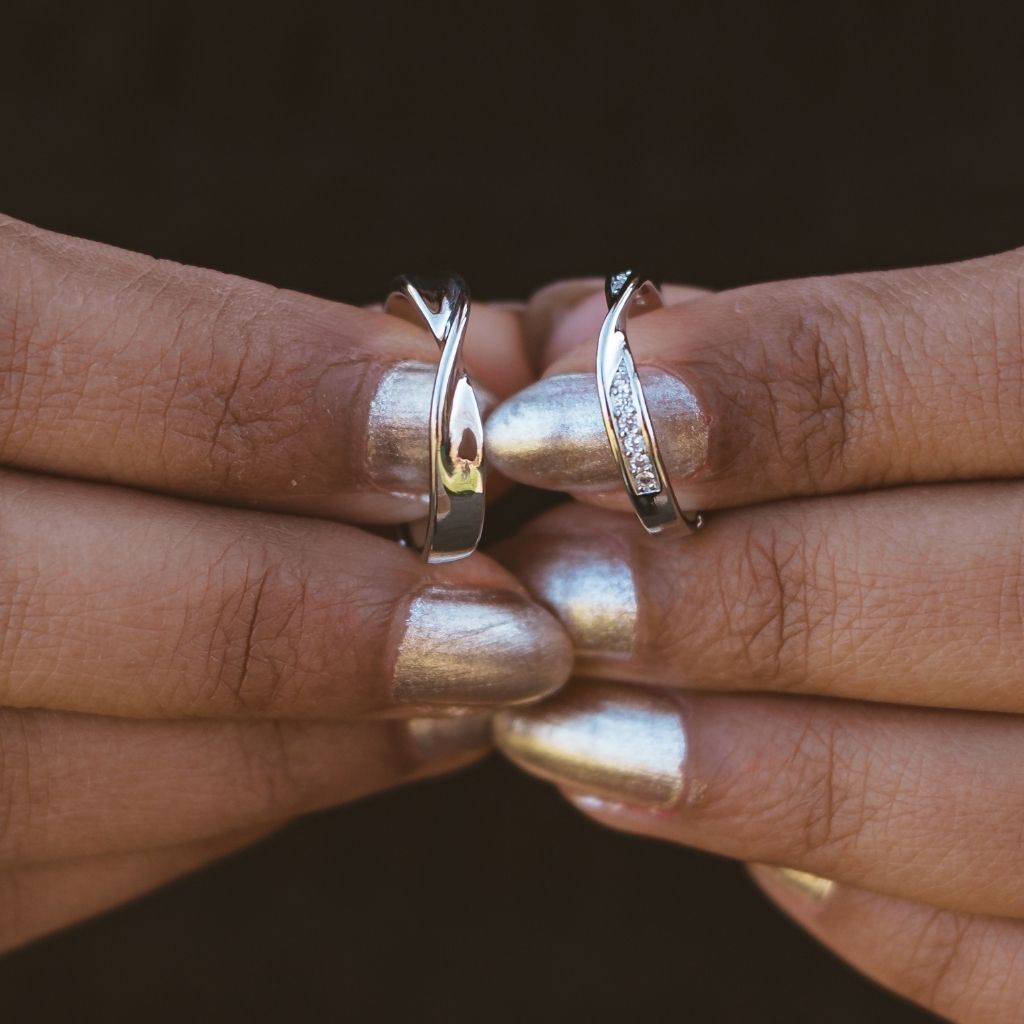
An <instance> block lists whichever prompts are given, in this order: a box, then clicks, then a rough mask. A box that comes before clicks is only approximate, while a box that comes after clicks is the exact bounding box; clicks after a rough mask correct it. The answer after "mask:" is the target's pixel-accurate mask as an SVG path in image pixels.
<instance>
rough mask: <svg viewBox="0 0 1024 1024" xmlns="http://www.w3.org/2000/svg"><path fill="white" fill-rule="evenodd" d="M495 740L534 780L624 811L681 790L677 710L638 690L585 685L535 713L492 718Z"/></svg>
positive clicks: (672, 797)
mask: <svg viewBox="0 0 1024 1024" xmlns="http://www.w3.org/2000/svg"><path fill="white" fill-rule="evenodd" d="M494 729H495V739H496V741H497V743H498V746H499V747H500V748H501V750H502V751H503V752H504V753H505V754H507V755H508V756H509V757H510V758H511V759H512V760H513V761H515V762H516V763H517V764H519V765H520V766H521V767H523V768H525V769H526V770H527V771H529V772H532V773H533V774H534V775H539V776H540V777H541V778H544V779H548V780H549V781H551V782H555V783H558V784H560V785H564V786H568V787H570V788H573V789H580V790H584V791H585V792H586V793H588V794H591V795H594V796H598V797H604V798H606V799H610V800H614V801H619V802H621V803H624V804H628V805H637V804H639V805H643V806H647V807H667V806H670V805H672V804H675V803H677V802H678V801H679V800H680V799H681V797H682V795H683V791H684V787H685V768H686V752H687V744H686V731H685V727H684V725H683V719H682V715H681V712H680V708H679V705H677V704H676V703H675V702H674V701H672V700H670V699H668V698H666V697H662V696H659V695H657V694H652V693H648V692H647V691H644V690H636V691H630V690H626V689H624V688H621V687H612V686H604V685H588V686H586V687H579V688H577V689H575V690H573V691H570V692H569V693H566V694H564V695H561V696H558V697H555V698H554V699H553V700H550V701H546V702H545V703H543V704H541V705H539V706H538V707H536V708H529V709H524V710H522V711H503V712H499V713H498V714H497V715H496V716H495V719H494Z"/></svg>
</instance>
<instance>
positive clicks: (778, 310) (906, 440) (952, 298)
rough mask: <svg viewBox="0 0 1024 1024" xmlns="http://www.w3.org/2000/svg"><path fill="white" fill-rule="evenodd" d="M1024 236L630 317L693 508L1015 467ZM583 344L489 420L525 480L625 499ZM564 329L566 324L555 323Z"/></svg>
mask: <svg viewBox="0 0 1024 1024" xmlns="http://www.w3.org/2000/svg"><path fill="white" fill-rule="evenodd" d="M1022 288H1024V250H1018V251H1015V252H1009V253H1005V254H1002V255H998V256H992V257H987V258H985V259H979V260H974V261H970V262H967V263H960V264H951V265H948V266H938V267H928V268H923V269H922V268H919V269H911V270H901V271H892V272H885V273H873V274H851V275H846V276H841V277H836V278H809V279H805V280H797V281H785V282H780V283H773V284H765V285H757V286H753V287H748V288H739V289H735V290H733V291H729V292H722V293H719V294H716V295H707V296H703V297H697V298H694V299H692V300H691V301H687V302H683V303H680V304H676V305H670V306H668V307H666V308H664V309H661V310H657V311H655V312H651V313H649V314H647V315H644V316H640V317H638V318H636V319H635V320H634V321H633V322H631V324H630V344H631V346H632V350H633V355H634V358H635V360H636V362H637V365H638V367H639V368H640V376H641V380H642V381H643V382H644V388H645V391H646V397H647V404H648V407H649V409H650V413H651V418H652V420H653V422H654V427H655V430H656V432H657V437H658V442H659V448H660V449H661V455H662V458H663V459H664V460H665V464H666V467H667V470H668V472H669V475H670V477H671V479H672V483H673V487H674V490H675V493H676V496H677V498H678V499H679V501H680V504H681V505H682V506H683V507H686V508H698V509H707V508H716V507H726V506H733V505H746V504H752V503H757V502H763V501H770V500H776V499H779V498H785V497H793V496H800V495H812V494H827V493H839V492H843V491H851V490H859V489H866V488H875V487H881V486H890V485H895V484H909V483H920V482H928V481H945V480H950V479H982V478H990V477H1008V476H1017V475H1020V474H1021V473H1022V472H1024V446H1021V444H1020V443H1019V438H1020V437H1021V434H1022V431H1024V356H1022V345H1024V338H1022V331H1021V317H1020V309H1021V302H1020V296H1021V291H1022ZM602 317H603V308H602V304H601V303H600V302H598V303H597V304H596V305H595V304H593V303H591V306H590V307H588V308H583V307H581V314H578V315H577V319H576V321H575V322H574V329H575V330H576V332H577V333H576V335H575V340H576V341H577V344H576V345H575V347H572V348H570V349H569V350H568V351H561V354H559V355H557V356H556V358H555V359H554V361H553V362H551V363H550V365H548V366H547V370H546V374H545V377H544V379H543V380H542V381H540V382H539V383H537V384H534V385H532V386H531V387H529V388H527V389H526V390H525V391H523V392H521V393H520V394H518V395H516V396H514V397H513V398H512V399H510V400H508V401H506V402H505V403H504V404H503V405H502V406H500V407H499V408H498V410H497V411H496V412H495V413H494V415H493V416H492V417H491V419H490V421H489V423H488V430H489V435H488V436H489V441H490V452H491V455H492V456H493V458H494V461H495V463H496V464H497V465H498V467H499V468H500V469H501V470H502V471H503V472H504V473H505V474H506V475H508V476H511V477H513V478H514V479H517V480H520V481H522V482H524V483H529V484H534V485H536V486H541V487H550V488H554V489H559V490H567V491H570V492H572V493H574V494H579V495H587V496H589V497H591V498H593V499H595V500H612V501H613V502H619V501H621V500H622V493H621V482H620V478H619V472H618V469H617V466H616V464H615V461H614V459H613V458H612V456H611V453H610V451H609V448H608V442H607V438H606V434H605V430H604V425H603V423H602V420H601V415H600V408H599V405H598V400H597V392H596V383H595V377H594V356H595V345H596V337H597V332H598V329H599V328H600V323H601V319H602ZM551 339H552V344H554V345H555V346H556V347H558V348H560V347H561V346H564V345H565V341H566V337H565V331H564V330H563V331H562V332H561V333H559V332H552V335H551Z"/></svg>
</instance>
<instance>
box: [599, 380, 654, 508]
mask: <svg viewBox="0 0 1024 1024" xmlns="http://www.w3.org/2000/svg"><path fill="white" fill-rule="evenodd" d="M611 409H612V415H613V416H614V417H615V428H616V432H617V433H618V435H619V441H620V444H621V446H622V450H623V451H624V452H625V455H626V459H627V462H628V464H629V472H630V475H631V476H632V477H633V482H634V484H635V485H636V490H637V493H638V494H656V493H657V492H658V491H660V490H661V485H660V483H659V482H658V473H657V471H656V470H655V468H654V464H653V463H652V462H651V453H650V452H649V451H648V450H647V446H646V445H645V444H644V437H643V433H642V432H641V429H640V410H639V408H637V405H636V400H635V398H634V397H633V385H632V382H631V381H630V378H629V373H628V371H627V370H626V368H625V365H624V363H620V364H619V368H618V369H617V370H616V371H615V376H614V377H613V378H612V386H611Z"/></svg>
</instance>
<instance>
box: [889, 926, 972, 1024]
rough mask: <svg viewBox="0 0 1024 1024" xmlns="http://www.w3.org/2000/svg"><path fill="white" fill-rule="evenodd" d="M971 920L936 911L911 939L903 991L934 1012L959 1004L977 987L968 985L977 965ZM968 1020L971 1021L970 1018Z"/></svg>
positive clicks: (905, 965)
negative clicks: (966, 983) (968, 992)
mask: <svg viewBox="0 0 1024 1024" xmlns="http://www.w3.org/2000/svg"><path fill="white" fill-rule="evenodd" d="M972 939H973V928H972V921H971V919H969V918H967V917H964V916H962V915H960V914H956V913H953V912H951V911H947V910H935V911H934V912H933V913H931V914H930V915H929V916H928V917H927V918H926V919H925V921H924V922H923V923H922V924H919V925H918V926H917V927H916V929H915V930H914V933H913V934H912V936H910V937H908V943H907V957H906V961H905V963H904V965H903V970H902V972H901V974H902V984H901V988H902V989H903V991H904V993H905V994H906V995H907V996H909V997H910V998H911V999H914V1000H916V1001H917V1002H919V1003H921V1004H922V1005H924V1006H927V1007H929V1008H930V1009H939V1008H942V1007H946V1008H947V1009H948V1007H950V1006H951V1005H957V1004H959V1005H960V1006H961V1008H963V1003H964V997H965V996H966V995H967V991H968V990H969V989H970V988H973V986H968V985H965V981H967V980H968V979H969V978H970V976H971V975H972V974H974V973H975V971H976V968H977V966H978V965H977V964H976V963H972V961H974V960H975V950H974V946H975V944H974V943H973V942H972ZM967 1019H970V1018H969V1017H968V1018H967Z"/></svg>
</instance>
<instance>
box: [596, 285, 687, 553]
mask: <svg viewBox="0 0 1024 1024" xmlns="http://www.w3.org/2000/svg"><path fill="white" fill-rule="evenodd" d="M604 290H605V298H606V299H607V301H608V315H607V316H606V317H605V319H604V324H602V326H601V334H600V336H599V337H598V341H597V392H598V397H599V398H600V401H601V416H602V418H603V419H604V429H605V431H606V432H607V434H608V444H609V446H610V447H611V450H612V455H614V456H615V462H616V464H617V465H618V467H619V472H620V473H621V474H622V481H623V483H624V484H625V485H626V492H627V493H628V494H629V497H630V500H631V501H632V503H633V509H634V510H635V512H636V514H637V517H638V518H639V520H640V522H641V523H642V524H643V526H644V529H645V530H647V532H648V533H661V532H662V530H666V529H669V528H670V527H673V526H678V525H682V526H684V527H686V528H688V529H689V530H690V531H691V532H692V531H695V530H699V529H700V528H701V527H702V526H703V525H704V516H703V514H702V513H700V512H683V511H681V510H680V508H679V505H678V504H677V503H676V497H675V495H674V494H673V493H672V485H671V484H670V483H669V479H668V474H667V473H666V472H665V466H664V464H663V463H662V461H661V454H660V452H659V451H658V439H657V437H656V436H655V434H654V427H653V426H652V425H651V417H650V415H649V414H648V412H647V403H646V402H645V401H644V391H643V387H642V386H641V384H640V378H639V377H638V376H637V372H636V365H635V364H634V362H633V354H632V352H631V351H630V349H629V339H628V338H627V336H626V322H627V320H628V318H629V316H630V314H631V313H634V312H640V311H641V310H643V311H648V310H651V309H658V308H660V307H661V306H662V305H663V303H662V299H661V292H659V291H658V287H657V285H655V283H654V282H653V281H651V280H650V279H649V278H647V277H644V276H643V275H642V274H639V273H637V272H636V271H635V270H626V271H623V272H622V273H619V274H610V275H609V276H608V279H607V281H606V282H605V289H604Z"/></svg>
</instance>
